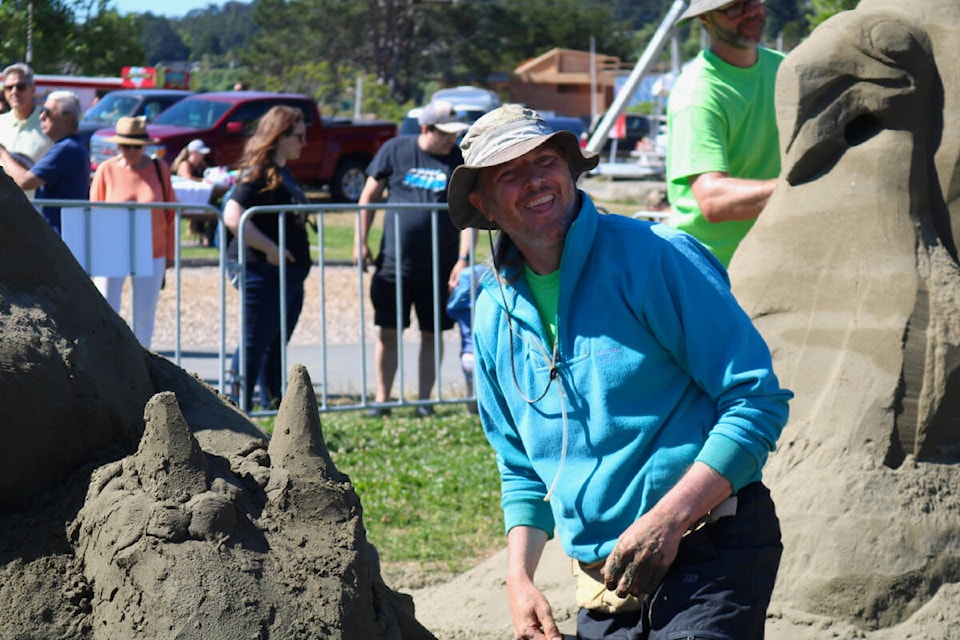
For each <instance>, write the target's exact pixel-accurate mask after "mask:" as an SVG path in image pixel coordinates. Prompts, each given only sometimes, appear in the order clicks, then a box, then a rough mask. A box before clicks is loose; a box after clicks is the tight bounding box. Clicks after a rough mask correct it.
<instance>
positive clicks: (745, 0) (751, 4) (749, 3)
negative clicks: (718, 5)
mask: <svg viewBox="0 0 960 640" xmlns="http://www.w3.org/2000/svg"><path fill="white" fill-rule="evenodd" d="M763 3H764V0H740V2H737V3H735V4H732V5H730V6H729V7H725V8H723V9H717V11H719V12H721V13H723V14H724V15H725V16H727V17H728V18H730V19H731V20H734V19H736V18H739V17H740V16H742V15H743V14H744V13H746V11H747V9H756V8H757V7H759V6H760V5H762V4H763Z"/></svg>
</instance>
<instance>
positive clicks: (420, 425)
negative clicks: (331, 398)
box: [323, 405, 505, 573]
mask: <svg viewBox="0 0 960 640" xmlns="http://www.w3.org/2000/svg"><path fill="white" fill-rule="evenodd" d="M412 414H413V411H412V410H395V411H394V416H395V417H389V418H386V419H382V420H381V419H369V418H365V417H364V416H363V415H362V414H360V413H356V412H345V413H337V414H332V415H326V416H324V417H323V431H324V436H325V439H326V442H327V448H328V449H329V450H330V455H331V456H332V457H333V460H334V463H335V464H336V465H337V468H339V469H340V470H341V471H343V472H344V473H346V474H347V475H349V476H350V479H351V481H352V482H353V485H354V487H355V488H356V490H357V494H358V495H359V496H360V500H361V503H362V504H363V512H364V516H363V519H364V524H365V525H366V528H367V535H368V538H369V540H370V541H371V542H372V543H373V544H374V545H375V546H376V547H377V548H378V549H379V550H380V555H381V558H382V560H383V561H384V562H385V563H393V562H401V563H403V562H416V563H421V564H424V565H427V566H436V567H437V568H439V569H441V570H444V571H448V572H451V573H458V572H460V571H464V570H466V569H468V568H470V567H471V566H472V565H473V564H474V563H475V559H476V558H477V557H478V556H483V555H485V554H487V553H489V551H490V550H491V549H494V548H497V549H498V548H500V547H502V546H503V545H504V544H505V537H504V532H503V516H502V514H501V512H500V480H499V475H498V473H497V467H496V462H495V460H494V455H493V450H492V449H491V448H490V445H489V444H488V443H487V441H486V438H485V437H484V435H483V431H482V429H481V427H480V420H479V419H478V418H477V417H476V416H474V415H471V414H469V413H467V411H466V410H465V409H464V408H463V406H461V405H451V406H440V407H438V408H437V415H436V416H435V417H433V418H428V419H418V418H415V417H412Z"/></svg>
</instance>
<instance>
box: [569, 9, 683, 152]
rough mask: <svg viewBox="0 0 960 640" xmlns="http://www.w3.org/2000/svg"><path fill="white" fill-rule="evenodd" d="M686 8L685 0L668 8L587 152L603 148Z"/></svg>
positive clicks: (594, 135)
mask: <svg viewBox="0 0 960 640" xmlns="http://www.w3.org/2000/svg"><path fill="white" fill-rule="evenodd" d="M686 8H687V2H686V1H685V0H676V2H674V3H673V6H671V7H670V10H669V11H668V12H667V15H666V17H665V18H664V19H663V22H661V23H660V27H659V28H657V31H656V33H654V34H653V39H652V40H650V44H648V45H647V48H646V50H644V52H643V55H641V56H640V59H639V60H637V64H636V66H635V67H634V68H633V71H631V72H630V76H629V77H628V78H627V82H626V84H625V85H624V86H623V88H622V89H620V91H619V92H618V93H617V95H616V96H615V97H614V99H613V103H612V104H611V105H610V107H609V108H608V109H607V112H606V114H604V116H603V119H602V120H601V121H600V124H599V125H598V126H597V130H596V131H594V132H593V135H592V136H590V140H589V141H588V142H587V150H588V151H598V150H599V149H601V148H602V147H603V143H604V142H606V141H607V138H608V137H609V135H610V129H612V128H613V124H614V123H615V122H616V121H617V118H618V117H620V114H622V113H623V112H624V109H625V108H626V106H627V102H628V101H629V100H630V98H632V97H633V94H634V92H636V90H637V87H638V86H639V85H640V81H641V80H642V79H643V76H644V74H646V73H647V69H648V68H649V67H650V65H652V64H653V61H654V60H655V59H656V58H657V56H659V55H660V52H661V51H662V50H663V47H664V45H665V44H666V42H667V39H668V38H669V36H670V33H671V32H672V31H673V25H674V23H675V22H676V21H677V19H678V18H679V17H680V16H681V15H682V14H683V12H684V10H686Z"/></svg>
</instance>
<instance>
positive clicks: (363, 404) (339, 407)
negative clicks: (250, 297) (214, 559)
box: [33, 199, 475, 416]
mask: <svg viewBox="0 0 960 640" xmlns="http://www.w3.org/2000/svg"><path fill="white" fill-rule="evenodd" d="M33 204H34V205H36V206H38V207H39V206H48V207H49V206H53V207H62V208H67V209H71V208H72V209H80V210H82V211H83V212H84V215H85V221H86V222H85V224H86V225H87V228H88V229H89V228H90V227H89V224H90V216H91V213H92V210H93V209H99V208H107V209H122V210H127V211H129V212H130V215H131V217H132V216H133V214H134V212H135V211H142V210H150V209H154V208H156V209H173V210H174V211H175V224H176V227H175V228H176V229H177V242H176V247H175V259H174V267H173V269H174V281H175V303H174V304H175V309H174V318H175V323H176V324H175V327H174V348H173V353H172V354H171V355H172V358H171V359H172V361H173V362H174V363H176V364H177V365H178V366H183V352H182V345H181V324H182V320H183V305H182V300H183V299H182V276H183V263H182V260H181V246H182V243H183V238H181V237H180V229H181V220H182V219H183V218H184V212H191V213H192V212H201V213H202V214H204V215H205V216H206V217H208V218H210V219H216V220H217V222H218V225H217V234H218V236H217V240H218V242H217V247H218V251H217V256H218V257H217V262H218V271H219V278H218V288H219V292H218V293H219V296H218V297H219V300H218V305H219V309H218V311H219V316H220V317H219V335H218V339H217V362H218V368H217V372H218V373H217V377H216V381H215V382H216V388H217V389H218V391H219V392H220V393H227V392H228V391H229V390H230V389H228V382H229V381H228V380H227V379H226V377H227V373H228V371H229V369H228V366H227V352H226V347H227V345H226V341H227V329H226V328H227V308H226V307H227V301H226V300H227V291H226V282H227V280H228V279H230V277H229V275H228V268H231V267H232V265H230V264H228V259H227V237H228V236H227V231H226V228H225V226H224V225H223V224H222V213H221V211H220V209H219V208H217V207H215V206H213V205H198V204H192V203H170V202H150V203H108V202H92V201H84V200H46V199H44V200H34V201H33ZM375 207H376V209H377V210H383V209H384V208H386V207H385V205H384V204H383V203H380V204H378V205H375ZM370 208H374V207H370ZM389 209H391V210H396V211H398V212H400V215H402V212H403V211H404V210H424V209H429V210H430V211H431V238H430V241H431V247H432V249H433V252H432V254H433V263H432V268H431V271H432V281H433V285H434V290H437V287H439V286H441V285H442V284H443V283H444V282H445V280H446V278H447V276H448V274H441V273H440V269H439V257H438V254H437V251H436V248H437V239H438V216H440V215H447V206H446V204H437V205H432V207H425V206H424V205H422V204H391V205H390V206H389ZM364 210H365V209H364ZM364 210H361V209H358V207H357V205H356V204H308V205H282V206H269V207H266V206H265V207H251V208H250V209H247V210H246V211H245V212H244V214H243V216H242V217H241V220H240V227H239V229H238V235H239V237H238V243H239V244H241V246H242V245H243V243H244V242H245V241H246V232H247V227H246V225H247V223H248V222H249V221H250V218H251V217H252V216H253V215H257V214H271V215H277V216H279V217H280V220H279V221H278V222H279V229H280V235H279V240H280V242H279V245H280V254H281V255H284V253H285V251H286V248H287V238H286V234H285V227H284V222H285V216H286V215H288V214H297V213H305V214H307V215H316V216H317V217H318V218H319V224H318V225H317V243H316V245H315V246H314V247H311V251H312V252H313V251H316V252H317V255H318V259H317V261H315V262H314V261H313V260H311V261H312V263H313V268H317V269H319V272H320V274H319V275H320V278H319V282H320V284H319V300H320V336H318V338H319V348H320V365H319V366H320V374H321V375H320V379H319V382H317V380H316V375H315V373H316V372H311V378H312V379H314V386H315V387H319V392H318V394H317V395H318V403H319V404H318V410H319V411H320V412H332V411H346V410H357V409H367V408H371V407H374V406H377V407H401V406H409V407H412V406H418V405H427V404H429V405H434V404H446V403H463V402H468V401H474V400H475V395H473V394H465V395H462V396H459V397H454V396H448V397H445V392H444V386H443V381H444V379H443V371H442V367H441V357H442V337H441V332H440V331H434V345H433V346H434V349H433V351H434V371H435V375H436V377H435V387H434V388H435V394H436V398H435V399H432V400H422V401H421V400H409V399H407V398H406V397H405V396H406V393H405V390H406V380H405V372H404V353H403V351H404V350H403V340H402V339H400V337H401V335H402V329H401V328H402V326H403V324H402V318H401V317H400V311H399V309H400V307H401V304H400V302H401V300H402V289H401V279H400V278H397V279H396V287H395V295H396V301H397V308H398V312H397V327H398V339H397V377H396V386H397V393H396V397H397V400H395V401H391V402H388V403H382V404H374V403H372V402H370V401H369V400H368V392H367V384H368V370H367V369H368V368H367V353H366V352H367V348H368V346H370V345H368V344H367V340H366V330H367V327H366V326H365V325H366V323H365V322H364V318H365V313H364V308H365V302H366V300H365V298H366V292H367V287H366V286H365V276H366V277H369V276H368V275H367V274H366V273H365V269H364V265H363V264H358V265H356V267H355V268H356V276H357V289H356V291H357V296H358V306H359V319H358V325H359V326H358V330H359V352H358V354H357V357H358V363H359V367H360V372H361V373H360V378H361V385H360V390H359V393H358V395H359V397H358V398H357V399H356V401H354V402H350V401H348V400H347V401H343V400H342V399H340V400H341V401H339V402H337V403H332V402H331V394H330V393H329V392H328V389H329V386H330V385H329V382H330V362H329V357H328V356H329V348H328V346H329V345H328V343H327V319H328V318H327V310H326V302H327V298H326V277H325V270H326V266H327V261H326V259H325V255H324V253H325V252H324V246H325V243H324V240H325V234H324V229H325V225H324V220H323V218H324V216H325V215H327V214H334V213H343V212H349V211H353V212H355V216H354V228H356V225H358V224H359V221H360V216H361V215H363V211H364ZM394 222H395V227H394V234H393V235H394V238H395V240H396V242H395V245H394V248H395V254H396V255H397V262H398V263H400V261H401V260H402V257H403V247H402V246H401V244H400V241H399V236H400V234H399V222H400V221H399V218H398V217H395V218H394ZM133 233H134V231H133V228H132V226H131V235H133ZM132 242H133V240H132V239H131V243H130V244H129V246H130V247H131V251H132V250H133V249H132V247H133V244H132ZM473 264H474V254H473V250H472V249H471V252H470V264H469V265H468V267H470V268H472V266H473ZM82 266H83V265H82ZM235 266H236V269H237V271H238V274H237V275H238V278H237V288H238V290H239V302H238V309H237V310H236V316H237V318H238V319H239V326H240V328H239V336H238V342H239V344H238V345H236V347H237V350H238V366H237V380H235V381H234V382H236V383H237V385H236V386H237V388H238V389H239V397H238V398H237V400H238V402H239V404H240V406H245V403H246V400H247V398H246V397H245V394H246V385H245V384H244V380H243V377H244V373H243V372H244V371H245V370H246V357H247V354H246V345H245V344H244V340H243V336H244V335H245V331H246V325H247V320H248V319H247V317H246V313H245V304H244V302H245V294H246V291H245V288H246V283H245V279H246V278H245V275H246V268H247V265H246V260H245V255H244V252H239V256H238V261H237V262H236V263H235ZM465 268H466V267H465ZM87 271H88V273H89V268H87ZM279 271H280V316H281V318H280V322H281V330H280V331H281V335H286V334H287V331H286V329H287V312H286V291H285V290H286V287H285V283H286V277H287V273H286V271H287V269H286V264H285V263H282V264H281V265H280V269H279ZM307 295H309V293H308V294H307ZM472 303H473V297H472V296H471V308H472ZM444 313H446V311H445V310H444V309H441V308H440V300H439V298H438V297H437V296H434V304H433V320H434V326H435V327H440V326H441V324H440V318H441V314H444ZM192 346H199V345H192ZM204 346H206V345H204ZM289 350H290V346H289V344H288V343H287V341H284V342H283V349H282V352H281V373H282V389H283V390H284V391H285V390H286V385H287V375H288V372H289V367H288V362H289V360H290V358H289V354H288V352H289ZM456 357H457V359H458V360H459V354H457V356H456ZM208 382H213V381H212V380H209V379H208ZM276 412H277V411H276V409H275V408H261V409H260V410H258V411H251V412H249V415H251V416H261V415H264V416H265V415H275V414H276Z"/></svg>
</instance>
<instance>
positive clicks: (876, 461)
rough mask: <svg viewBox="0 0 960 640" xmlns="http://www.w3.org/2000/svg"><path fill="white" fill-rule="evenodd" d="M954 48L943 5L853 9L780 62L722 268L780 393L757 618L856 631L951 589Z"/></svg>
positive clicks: (957, 307)
mask: <svg viewBox="0 0 960 640" xmlns="http://www.w3.org/2000/svg"><path fill="white" fill-rule="evenodd" d="M958 42H960V5H958V4H957V2H956V1H955V0H924V1H919V0H918V1H917V2H912V3H909V5H907V4H904V3H902V2H899V1H898V0H862V1H861V2H860V4H859V6H858V7H857V9H856V10H854V11H849V12H845V13H842V14H839V15H837V16H835V17H833V18H832V19H830V20H829V21H827V22H825V23H824V24H823V25H821V26H820V27H819V28H818V29H817V30H816V31H815V32H814V33H813V34H812V35H811V37H810V38H809V39H808V40H807V41H805V42H804V43H802V44H801V45H800V46H799V47H797V49H795V50H794V51H793V52H791V53H790V55H789V56H788V57H787V59H786V61H785V63H784V65H783V68H782V70H781V72H780V75H779V77H778V88H777V117H778V121H779V128H780V139H781V150H782V157H783V172H782V175H781V179H780V183H779V185H778V187H777V191H776V192H775V194H774V196H773V198H772V199H771V201H770V203H769V204H768V206H767V208H766V209H765V210H764V212H763V214H762V215H761V217H760V219H759V221H758V222H757V224H756V226H755V227H754V229H753V231H751V233H750V234H749V236H748V237H747V238H746V240H745V241H744V243H743V244H742V245H741V247H740V249H739V250H738V252H737V255H736V256H735V257H734V260H733V262H732V264H731V277H732V280H733V282H734V291H735V294H736V295H737V297H738V298H739V299H740V301H741V302H742V303H743V304H744V306H745V307H746V309H747V311H748V312H749V313H750V315H751V316H752V317H753V318H754V319H755V322H756V324H757V326H758V327H759V328H760V330H761V331H762V332H763V334H764V335H765V336H766V338H767V340H768V342H769V343H770V345H771V348H772V350H773V352H774V358H775V362H776V366H777V371H778V373H779V374H780V376H781V381H782V382H783V384H784V385H785V386H787V387H789V388H791V389H793V390H794V391H795V393H796V399H795V400H794V401H793V403H792V406H791V419H790V423H789V425H788V426H787V429H786V430H785V431H784V434H783V437H782V438H781V441H780V450H779V451H778V452H776V453H775V454H774V455H773V456H772V458H771V461H770V463H769V465H768V467H767V471H766V473H765V477H766V479H767V480H768V482H769V483H770V485H771V487H772V488H773V490H774V493H775V495H776V498H777V505H778V511H779V512H780V515H781V520H782V524H783V530H784V544H785V547H786V551H785V555H784V560H783V565H782V567H781V573H780V578H779V580H778V587H777V592H776V594H775V597H774V598H775V601H779V602H786V603H791V604H792V605H794V606H796V607H798V608H800V609H803V610H806V611H812V612H815V613H819V614H823V615H827V616H834V617H838V618H842V619H844V620H848V621H850V622H853V623H855V624H856V625H857V626H859V627H861V628H863V629H878V628H887V627H891V626H893V625H896V624H898V623H900V622H902V621H904V620H907V619H909V618H910V617H911V616H912V615H914V614H915V613H916V612H918V611H919V610H920V609H922V608H923V607H924V606H926V605H927V604H929V603H930V602H931V601H933V600H934V599H935V598H936V597H937V594H938V592H939V591H940V590H941V588H943V587H944V586H945V585H948V584H950V583H958V582H960V263H958V260H957V246H958V240H960V115H958V114H960V48H958V47H957V43H958ZM954 593H957V591H954ZM940 609H941V610H948V611H953V613H949V614H947V615H950V616H955V615H956V614H955V612H956V610H957V606H956V603H953V605H951V606H948V607H944V606H943V603H941V606H940Z"/></svg>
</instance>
